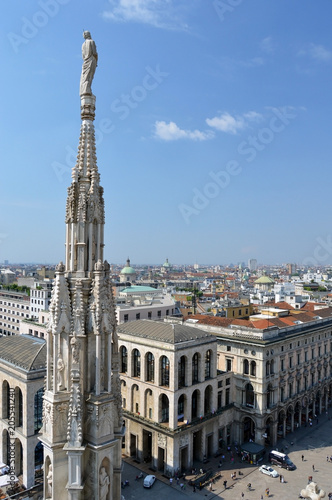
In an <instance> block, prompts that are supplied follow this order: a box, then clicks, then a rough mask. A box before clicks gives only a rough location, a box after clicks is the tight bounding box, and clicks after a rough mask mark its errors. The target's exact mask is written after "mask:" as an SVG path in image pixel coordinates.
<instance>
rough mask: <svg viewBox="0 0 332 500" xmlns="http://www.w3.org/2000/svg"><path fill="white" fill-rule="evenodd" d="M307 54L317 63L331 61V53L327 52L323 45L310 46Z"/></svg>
mask: <svg viewBox="0 0 332 500" xmlns="http://www.w3.org/2000/svg"><path fill="white" fill-rule="evenodd" d="M309 54H310V55H311V57H312V58H313V59H316V60H317V61H324V62H326V61H330V60H331V59H332V52H331V51H330V50H327V49H326V48H325V47H323V45H314V44H311V46H310V49H309Z"/></svg>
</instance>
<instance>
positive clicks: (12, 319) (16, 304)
mask: <svg viewBox="0 0 332 500" xmlns="http://www.w3.org/2000/svg"><path fill="white" fill-rule="evenodd" d="M29 315H30V297H29V295H28V294H27V293H26V292H15V291H13V290H0V335H1V336H3V335H6V336H8V335H15V334H18V333H19V331H20V322H21V320H23V319H26V318H29Z"/></svg>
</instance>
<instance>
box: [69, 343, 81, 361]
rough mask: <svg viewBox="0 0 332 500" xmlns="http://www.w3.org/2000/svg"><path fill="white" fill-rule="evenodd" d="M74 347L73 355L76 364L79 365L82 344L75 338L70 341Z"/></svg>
mask: <svg viewBox="0 0 332 500" xmlns="http://www.w3.org/2000/svg"><path fill="white" fill-rule="evenodd" d="M70 344H71V347H72V354H73V360H74V363H78V362H79V360H80V342H79V341H78V340H77V339H76V338H75V337H74V338H72V339H71V341H70Z"/></svg>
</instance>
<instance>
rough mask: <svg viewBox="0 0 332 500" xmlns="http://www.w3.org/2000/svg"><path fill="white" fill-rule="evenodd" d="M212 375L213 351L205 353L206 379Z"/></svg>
mask: <svg viewBox="0 0 332 500" xmlns="http://www.w3.org/2000/svg"><path fill="white" fill-rule="evenodd" d="M210 377H211V351H210V350H208V351H207V352H206V354H205V380H206V379H208V378H210Z"/></svg>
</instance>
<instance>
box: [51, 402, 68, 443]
mask: <svg viewBox="0 0 332 500" xmlns="http://www.w3.org/2000/svg"><path fill="white" fill-rule="evenodd" d="M67 411H68V404H67V403H61V404H59V405H57V406H56V407H55V417H54V423H55V428H56V431H57V435H59V436H64V435H65V434H66V427H67V418H68V416H67Z"/></svg>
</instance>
